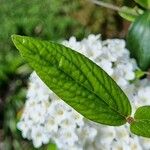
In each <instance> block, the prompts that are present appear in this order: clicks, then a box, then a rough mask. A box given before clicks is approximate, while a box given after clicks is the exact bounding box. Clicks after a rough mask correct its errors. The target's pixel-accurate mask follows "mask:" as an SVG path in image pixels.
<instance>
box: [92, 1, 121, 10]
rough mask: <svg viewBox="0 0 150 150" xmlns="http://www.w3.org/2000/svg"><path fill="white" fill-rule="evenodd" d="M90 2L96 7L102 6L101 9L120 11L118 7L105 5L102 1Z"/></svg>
mask: <svg viewBox="0 0 150 150" xmlns="http://www.w3.org/2000/svg"><path fill="white" fill-rule="evenodd" d="M90 1H91V2H92V3H94V4H96V5H99V6H102V7H105V8H109V9H112V10H115V11H121V8H120V7H118V6H115V5H112V4H109V3H105V2H102V1H98V0H90Z"/></svg>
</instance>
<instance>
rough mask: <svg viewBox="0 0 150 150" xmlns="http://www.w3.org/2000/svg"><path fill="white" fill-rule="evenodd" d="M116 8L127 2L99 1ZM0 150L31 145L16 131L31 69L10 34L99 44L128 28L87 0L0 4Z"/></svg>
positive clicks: (4, 1) (17, 0)
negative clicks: (97, 39)
mask: <svg viewBox="0 0 150 150" xmlns="http://www.w3.org/2000/svg"><path fill="white" fill-rule="evenodd" d="M105 2H109V3H112V4H115V5H118V6H123V5H124V4H125V3H126V5H129V6H131V5H134V3H133V4H132V1H131V0H129V1H126V0H105ZM0 21H1V23H0V150H24V149H25V150H27V149H28V150H30V149H31V150H32V149H34V148H33V147H32V144H31V143H30V142H27V141H26V140H24V139H23V138H22V137H21V134H20V132H19V131H18V130H17V129H16V122H17V120H18V119H19V116H20V114H21V110H22V109H23V104H24V101H25V93H26V88H27V79H28V76H29V74H30V73H31V69H30V68H28V66H27V65H26V64H25V63H24V62H23V60H22V58H21V57H20V56H19V55H18V52H17V50H16V49H15V48H14V46H13V44H12V42H11V39H10V37H11V35H12V34H20V35H27V36H32V37H38V38H41V39H46V40H53V41H61V40H63V39H68V38H69V37H70V36H76V37H77V39H79V40H80V39H82V38H84V37H86V36H87V35H88V34H90V33H93V34H99V33H101V34H102V38H103V39H105V38H114V37H118V38H123V37H125V34H126V32H127V29H128V26H129V22H126V21H124V20H123V19H122V18H121V17H119V15H118V14H117V13H116V12H114V11H112V10H108V9H105V8H102V7H99V6H96V5H94V4H92V3H91V2H89V1H88V0H43V1H41V0H32V1H31V0H26V1H24V0H13V1H12V0H0ZM41 149H43V150H44V149H45V150H49V149H51V150H53V149H55V146H54V145H46V146H44V147H43V148H41Z"/></svg>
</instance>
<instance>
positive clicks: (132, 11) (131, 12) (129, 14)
mask: <svg viewBox="0 0 150 150" xmlns="http://www.w3.org/2000/svg"><path fill="white" fill-rule="evenodd" d="M142 13H143V10H141V9H139V8H137V7H135V8H131V7H127V6H123V7H121V10H120V11H119V15H120V16H121V17H122V18H124V19H126V20H128V21H134V20H135V19H136V17H138V16H139V15H140V14H142Z"/></svg>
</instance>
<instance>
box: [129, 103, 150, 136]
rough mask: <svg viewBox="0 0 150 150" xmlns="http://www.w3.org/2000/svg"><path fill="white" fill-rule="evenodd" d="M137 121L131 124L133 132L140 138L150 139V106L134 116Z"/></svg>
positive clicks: (142, 108)
mask: <svg viewBox="0 0 150 150" xmlns="http://www.w3.org/2000/svg"><path fill="white" fill-rule="evenodd" d="M134 118H135V121H134V122H133V123H131V126H130V129H131V131H132V132H133V133H134V134H136V135H139V136H144V137H149V138H150V106H142V107H139V108H138V109H137V111H136V112H135V115H134Z"/></svg>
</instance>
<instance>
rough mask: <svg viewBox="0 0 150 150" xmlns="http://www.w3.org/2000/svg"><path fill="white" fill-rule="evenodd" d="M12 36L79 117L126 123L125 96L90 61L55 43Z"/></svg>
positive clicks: (45, 80) (32, 64) (128, 106)
mask: <svg viewBox="0 0 150 150" xmlns="http://www.w3.org/2000/svg"><path fill="white" fill-rule="evenodd" d="M12 39H13V42H14V44H15V45H16V47H17V49H19V51H20V53H21V55H22V56H23V57H24V59H25V60H26V61H28V62H29V64H30V65H31V66H32V67H33V68H34V70H35V71H36V73H37V74H38V75H39V77H40V78H41V79H42V80H43V81H44V82H45V83H46V84H47V86H48V87H49V88H50V89H51V90H52V91H54V92H55V93H56V94H57V95H58V96H59V97H60V98H61V99H63V100H64V101H65V102H66V103H68V104H69V105H70V106H72V107H73V108H74V109H75V110H77V111H78V112H79V113H81V114H82V115H83V116H85V117H86V118H88V119H90V120H92V121H95V122H98V123H102V124H107V125H114V126H115V125H116V126H118V125H122V124H124V123H126V117H128V116H130V114H131V106H130V103H129V101H128V98H127V97H126V95H125V94H124V93H123V91H122V90H121V89H120V88H119V86H118V85H117V84H116V83H115V82H114V81H113V79H111V78H110V77H109V76H108V75H107V73H105V71H103V70H102V69H101V68H100V67H99V66H97V65H96V64H95V63H93V62H92V61H91V60H89V59H88V58H86V57H85V56H84V55H82V54H80V53H78V52H76V51H74V50H71V49H70V48H67V47H65V46H63V45H60V44H57V43H53V42H47V41H41V40H36V39H34V38H30V37H25V36H18V35H13V36H12Z"/></svg>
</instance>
